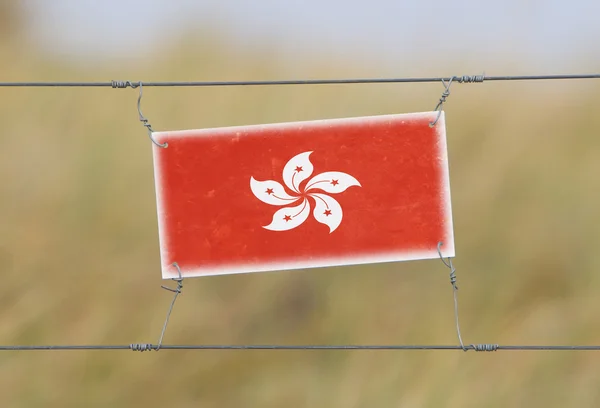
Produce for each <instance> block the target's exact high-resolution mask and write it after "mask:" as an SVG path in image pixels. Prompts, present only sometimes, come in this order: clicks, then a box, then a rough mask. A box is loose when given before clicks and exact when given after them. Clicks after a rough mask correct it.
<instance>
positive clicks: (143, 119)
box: [112, 81, 169, 147]
mask: <svg viewBox="0 0 600 408" xmlns="http://www.w3.org/2000/svg"><path fill="white" fill-rule="evenodd" d="M112 84H113V88H115V87H116V88H126V87H127V85H129V86H131V87H132V88H136V87H138V86H139V88H140V94H139V96H138V100H137V109H138V115H139V119H140V122H142V125H144V126H145V127H146V129H147V130H148V137H149V138H150V140H151V141H152V143H154V144H155V145H157V146H158V147H167V146H168V145H169V144H168V143H167V142H165V143H163V144H160V143H158V142H157V141H156V140H154V137H152V133H153V132H154V131H153V130H152V126H151V125H150V123H148V119H146V117H145V116H144V114H143V113H142V94H143V92H142V90H143V85H142V82H139V83H138V84H137V85H133V84H132V83H131V82H130V81H112ZM115 85H116V86H115Z"/></svg>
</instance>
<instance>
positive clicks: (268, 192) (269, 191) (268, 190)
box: [265, 188, 273, 195]
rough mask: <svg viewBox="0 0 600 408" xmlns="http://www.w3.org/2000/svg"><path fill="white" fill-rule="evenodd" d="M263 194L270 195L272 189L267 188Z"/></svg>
mask: <svg viewBox="0 0 600 408" xmlns="http://www.w3.org/2000/svg"><path fill="white" fill-rule="evenodd" d="M265 193H267V194H268V195H271V194H273V189H272V188H267V191H265Z"/></svg>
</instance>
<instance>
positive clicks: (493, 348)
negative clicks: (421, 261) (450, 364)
mask: <svg viewBox="0 0 600 408" xmlns="http://www.w3.org/2000/svg"><path fill="white" fill-rule="evenodd" d="M442 245H444V243H443V242H438V244H437V251H438V254H439V255H440V259H441V260H442V262H443V263H444V265H446V267H447V268H448V269H450V284H451V285H452V293H453V295H454V320H455V323H456V335H457V336H458V342H459V343H460V347H461V348H462V349H463V351H468V350H475V351H496V350H498V347H499V346H498V345H497V344H471V345H469V346H465V345H464V343H463V340H462V336H461V334H460V324H459V322H458V285H457V284H456V269H455V268H454V265H452V259H451V258H450V257H448V261H447V262H446V261H445V260H444V257H443V255H442V251H441V249H440V248H441V246H442Z"/></svg>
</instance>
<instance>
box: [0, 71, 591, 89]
mask: <svg viewBox="0 0 600 408" xmlns="http://www.w3.org/2000/svg"><path fill="white" fill-rule="evenodd" d="M560 79H600V73H598V74H555V75H501V76H486V75H462V76H447V77H421V78H419V77H412V78H411V77H408V78H347V79H299V80H262V81H164V82H143V81H106V82H0V87H110V88H119V89H122V88H137V87H138V86H140V85H143V86H146V87H148V86H156V87H161V86H163V87H207V86H266V85H335V84H381V83H423V82H440V81H443V82H450V81H453V82H458V83H481V82H484V81H534V80H560Z"/></svg>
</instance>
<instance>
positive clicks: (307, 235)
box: [153, 112, 454, 279]
mask: <svg viewBox="0 0 600 408" xmlns="http://www.w3.org/2000/svg"><path fill="white" fill-rule="evenodd" d="M436 117H437V112H426V113H414V114H400V115H382V116H372V117H361V118H349V119H332V120H320V121H309V122H295V123H282V124H270V125H253V126H239V127H228V128H216V129H202V130H188V131H172V132H156V133H154V135H153V137H154V138H155V140H156V141H157V142H158V143H164V142H167V143H168V147H166V148H162V147H158V146H154V167H155V181H156V195H157V206H158V221H159V222H158V224H159V239H160V252H161V260H162V261H161V262H162V271H163V272H162V276H163V278H165V279H166V278H176V277H177V272H176V269H175V268H174V267H173V266H172V263H173V262H177V263H178V265H179V266H180V268H181V271H182V274H183V276H184V277H190V276H203V275H218V274H228V273H243V272H260V271H271V270H284V269H299V268H312V267H325V266H334V265H351V264H364V263H376V262H390V261H407V260H416V259H430V258H435V257H438V256H439V255H438V252H437V244H438V242H443V246H442V254H443V255H444V256H445V257H452V256H454V237H453V228H452V211H451V204H450V185H449V176H448V159H447V152H446V135H445V122H444V114H443V113H442V115H441V117H440V119H439V121H438V122H437V124H436V125H435V126H434V127H430V126H429V123H430V122H432V121H433V120H435V118H436Z"/></svg>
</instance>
